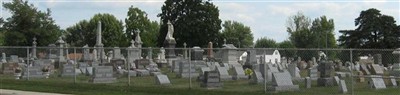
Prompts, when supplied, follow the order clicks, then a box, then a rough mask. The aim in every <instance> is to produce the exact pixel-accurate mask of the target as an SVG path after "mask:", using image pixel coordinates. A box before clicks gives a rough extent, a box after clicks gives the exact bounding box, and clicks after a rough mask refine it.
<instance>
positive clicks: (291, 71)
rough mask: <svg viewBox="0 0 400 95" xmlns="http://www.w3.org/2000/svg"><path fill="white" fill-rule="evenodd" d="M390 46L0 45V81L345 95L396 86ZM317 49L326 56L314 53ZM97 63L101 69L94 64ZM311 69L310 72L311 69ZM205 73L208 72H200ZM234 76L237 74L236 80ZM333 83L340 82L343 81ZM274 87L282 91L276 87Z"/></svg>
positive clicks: (396, 60)
mask: <svg viewBox="0 0 400 95" xmlns="http://www.w3.org/2000/svg"><path fill="white" fill-rule="evenodd" d="M393 51H395V50H394V49H284V48H173V49H171V48H135V47H128V48H126V47H124V48H118V47H104V48H93V47H63V48H59V47H56V46H49V47H0V52H2V53H3V54H2V60H1V61H2V75H1V76H2V77H1V78H2V79H19V80H29V81H43V82H45V81H57V82H68V83H75V84H92V83H107V85H110V86H124V85H127V86H138V87H158V86H159V85H169V86H167V87H169V88H182V89H184V88H190V89H205V88H210V87H211V88H212V87H215V88H220V90H223V91H243V92H247V91H248V92H254V91H258V92H266V93H269V92H275V90H276V91H279V92H282V91H280V90H282V89H283V92H285V91H286V90H297V91H300V92H301V93H304V94H318V92H314V91H313V90H315V89H319V88H324V89H322V90H326V91H327V92H328V93H337V94H339V93H340V92H341V90H338V88H343V86H346V87H347V88H348V89H347V94H362V93H363V91H364V90H368V89H375V88H376V89H379V86H380V85H385V86H386V88H389V87H391V86H393V87H397V86H395V85H394V84H395V83H396V82H397V84H398V80H399V79H398V78H399V75H400V74H399V73H398V72H400V70H399V68H400V67H398V66H397V65H396V63H400V62H399V61H400V60H399V58H400V57H399V55H396V54H393ZM322 53H324V54H325V55H326V58H321V54H322ZM324 59H326V62H327V63H330V65H327V66H325V65H323V66H325V67H322V66H319V65H321V63H323V62H325V61H324ZM260 64H268V65H260ZM101 66H103V67H104V68H98V67H101ZM293 66H294V67H296V68H293ZM364 66H365V68H364ZM238 67H240V68H238ZM321 68H322V69H321ZM249 69H250V71H249ZM275 69H276V70H275ZM315 69H317V72H315V71H313V70H315ZM224 70H225V71H224ZM206 71H207V74H205V73H204V72H206ZM212 71H216V72H217V73H218V77H219V78H218V80H217V81H211V79H212V73H213V72H212ZM322 71H323V72H324V75H325V72H329V74H328V75H327V77H326V76H324V77H325V78H330V79H327V80H326V81H327V82H329V81H330V82H332V85H320V84H321V83H320V78H322V75H323V74H321V73H322ZM249 72H250V73H249ZM258 73H260V74H261V76H260V75H258ZM280 73H282V76H281V75H280ZM296 73H298V76H297V75H296ZM285 74H287V75H290V76H289V77H288V76H287V75H285ZM312 74H316V75H312ZM162 75H165V76H166V79H165V76H162ZM241 75H242V77H243V76H244V78H239V77H240V76H241ZM335 76H336V77H337V78H336V77H335ZM306 77H309V79H311V81H310V82H307V81H309V80H308V78H307V79H306ZM258 78H260V79H258ZM288 79H289V80H290V81H287V80H288ZM377 79H382V80H383V81H380V80H377ZM285 80H286V81H285ZM340 80H343V81H344V82H345V83H343V85H342V82H340ZM260 81H261V82H260ZM393 81H394V82H395V83H393ZM254 82H255V83H254ZM286 82H289V83H286ZM322 82H323V81H322ZM379 82H383V83H379ZM218 83H221V84H223V85H220V84H218ZM328 84H329V83H328ZM296 85H297V86H298V87H297V88H296ZM280 86H282V87H283V88H279V87H280ZM325 86H327V87H325ZM292 87H293V88H292ZM310 87H311V88H310ZM284 88H285V89H284ZM287 88H291V89H287ZM312 88H315V89H312ZM320 90H321V89H320Z"/></svg>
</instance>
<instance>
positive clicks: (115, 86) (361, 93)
mask: <svg viewBox="0 0 400 95" xmlns="http://www.w3.org/2000/svg"><path fill="white" fill-rule="evenodd" d="M163 73H164V74H167V75H168V76H169V79H170V81H171V84H172V85H169V86H160V85H156V84H155V79H154V77H152V76H147V77H131V79H130V84H129V85H128V81H129V80H128V78H127V77H118V79H117V82H116V83H111V84H93V83H89V82H88V80H89V78H90V77H88V76H84V75H79V76H77V78H76V81H75V82H74V78H73V77H58V76H56V74H53V75H52V76H51V77H50V78H49V79H30V80H15V79H13V78H14V77H13V76H12V75H0V76H1V78H0V84H1V85H0V88H1V89H15V90H26V91H38V92H52V93H65V94H75V95H351V94H352V88H351V87H354V91H353V93H354V95H400V88H394V87H392V86H389V85H387V89H380V90H375V89H373V88H370V87H369V86H368V84H367V82H364V83H359V82H354V85H353V86H352V85H351V80H350V78H347V79H345V80H346V84H347V88H348V91H349V92H348V93H347V94H341V93H340V92H339V87H338V86H333V87H317V83H316V81H313V83H312V88H309V89H306V88H304V82H303V81H295V82H294V84H296V85H299V86H300V90H299V91H288V92H270V91H268V92H267V93H265V92H264V86H263V85H262V84H259V85H250V84H249V83H248V81H249V80H239V81H224V82H223V84H224V86H223V87H222V88H221V89H206V88H201V87H200V85H199V82H198V81H196V78H192V84H191V85H190V87H191V88H189V79H182V78H177V77H175V74H174V73H170V72H169V71H168V70H165V69H164V70H163ZM304 73H305V72H304V71H302V75H304ZM387 84H388V83H387Z"/></svg>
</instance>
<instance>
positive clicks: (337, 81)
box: [333, 76, 340, 85]
mask: <svg viewBox="0 0 400 95" xmlns="http://www.w3.org/2000/svg"><path fill="white" fill-rule="evenodd" d="M333 78H334V80H335V82H336V85H339V82H340V79H339V77H338V76H334V77H333Z"/></svg>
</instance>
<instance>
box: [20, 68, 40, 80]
mask: <svg viewBox="0 0 400 95" xmlns="http://www.w3.org/2000/svg"><path fill="white" fill-rule="evenodd" d="M28 77H29V78H45V76H44V75H43V72H42V68H41V67H35V66H33V67H29V68H24V70H23V73H22V78H28Z"/></svg>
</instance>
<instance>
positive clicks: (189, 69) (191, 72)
mask: <svg viewBox="0 0 400 95" xmlns="http://www.w3.org/2000/svg"><path fill="white" fill-rule="evenodd" d="M178 62H179V63H178V64H179V73H178V74H177V77H179V78H189V77H198V76H199V73H197V72H196V68H195V64H189V61H187V60H185V61H178Z"/></svg>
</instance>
